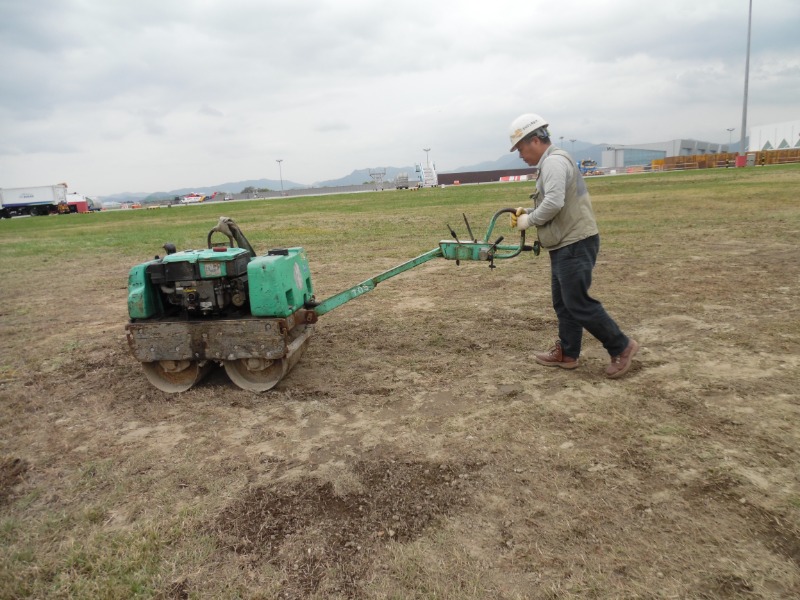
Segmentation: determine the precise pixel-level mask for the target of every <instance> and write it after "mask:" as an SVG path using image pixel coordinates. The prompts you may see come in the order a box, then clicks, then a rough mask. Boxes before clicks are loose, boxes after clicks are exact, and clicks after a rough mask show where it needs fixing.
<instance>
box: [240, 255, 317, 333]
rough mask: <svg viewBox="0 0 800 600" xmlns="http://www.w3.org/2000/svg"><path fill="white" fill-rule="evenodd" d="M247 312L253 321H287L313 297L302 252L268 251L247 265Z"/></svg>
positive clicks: (305, 259)
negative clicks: (248, 303) (266, 319)
mask: <svg viewBox="0 0 800 600" xmlns="http://www.w3.org/2000/svg"><path fill="white" fill-rule="evenodd" d="M247 280H248V286H249V295H250V312H251V313H252V315H253V316H255V317H288V316H289V315H291V314H292V313H294V312H295V311H297V310H299V309H301V308H303V306H304V305H305V303H306V302H310V301H311V300H312V297H313V295H314V288H313V286H312V284H311V269H310V268H309V266H308V257H307V256H306V252H305V250H304V249H303V248H286V249H281V250H270V252H269V253H268V254H267V255H266V256H257V257H256V258H254V259H253V260H251V261H250V264H248V265H247Z"/></svg>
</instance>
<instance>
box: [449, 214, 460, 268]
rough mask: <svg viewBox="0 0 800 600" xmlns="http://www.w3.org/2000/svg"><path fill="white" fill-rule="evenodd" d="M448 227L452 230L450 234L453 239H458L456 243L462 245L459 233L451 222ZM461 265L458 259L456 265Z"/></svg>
mask: <svg viewBox="0 0 800 600" xmlns="http://www.w3.org/2000/svg"><path fill="white" fill-rule="evenodd" d="M447 228H448V229H449V230H450V235H451V236H453V239H454V240H455V241H456V244H458V245H459V246H460V245H461V240H459V239H458V234H457V233H456V232H455V231H453V228H452V227H450V224H449V223H448V224H447ZM460 265H461V261H460V260H458V259H456V266H457V267H458V266H460Z"/></svg>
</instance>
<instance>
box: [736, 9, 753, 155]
mask: <svg viewBox="0 0 800 600" xmlns="http://www.w3.org/2000/svg"><path fill="white" fill-rule="evenodd" d="M752 22H753V0H750V8H749V10H748V13H747V59H746V60H745V63H744V104H743V106H742V131H741V134H742V135H741V138H740V140H739V156H744V135H745V132H746V131H747V83H748V79H749V78H750V26H751V24H752Z"/></svg>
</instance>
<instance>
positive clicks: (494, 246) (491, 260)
mask: <svg viewBox="0 0 800 600" xmlns="http://www.w3.org/2000/svg"><path fill="white" fill-rule="evenodd" d="M503 238H504V236H502V235H501V236H500V237H499V238H497V239H496V240H495V241H494V244H492V245H491V246H489V268H490V269H494V268H495V264H494V251H495V250H497V244H499V243H500V242H502V241H503Z"/></svg>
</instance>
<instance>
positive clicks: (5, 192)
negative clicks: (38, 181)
mask: <svg viewBox="0 0 800 600" xmlns="http://www.w3.org/2000/svg"><path fill="white" fill-rule="evenodd" d="M59 205H64V206H66V205H67V184H65V183H58V184H56V185H40V186H38V187H26V188H0V217H2V218H3V219H10V218H11V217H20V216H24V215H31V216H39V215H50V214H57V213H58V212H59Z"/></svg>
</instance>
